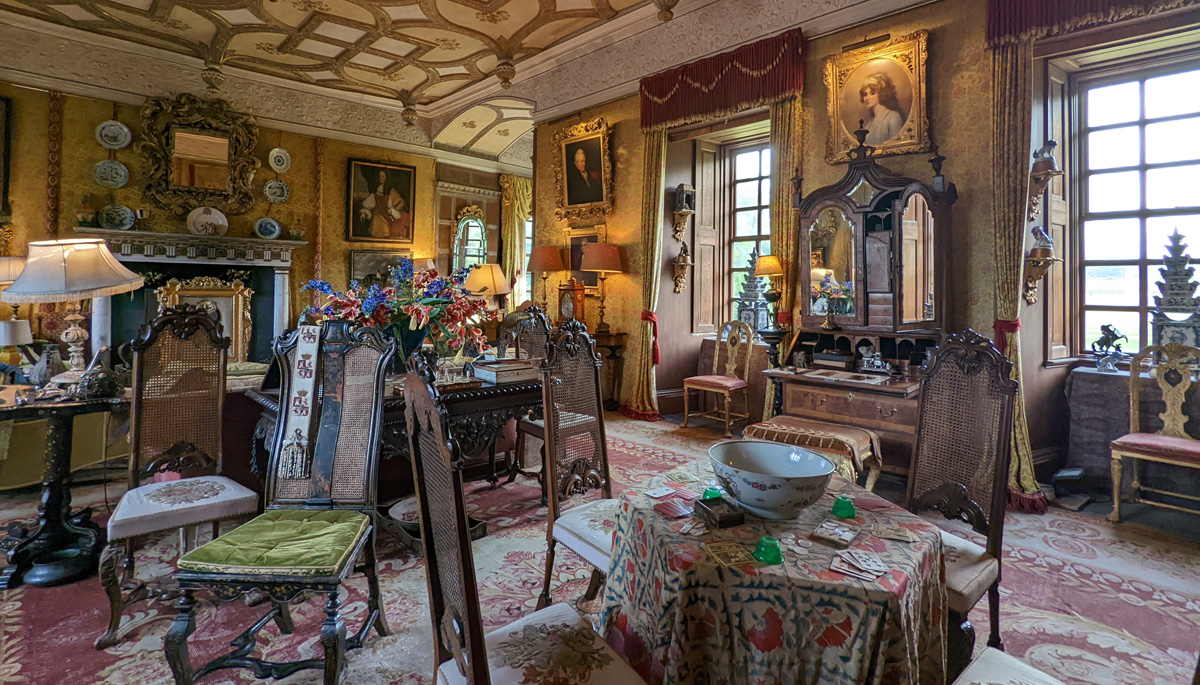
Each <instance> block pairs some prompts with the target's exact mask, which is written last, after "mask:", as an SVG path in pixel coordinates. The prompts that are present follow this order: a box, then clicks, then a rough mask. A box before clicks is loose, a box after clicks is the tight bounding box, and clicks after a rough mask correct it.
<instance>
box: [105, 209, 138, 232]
mask: <svg viewBox="0 0 1200 685" xmlns="http://www.w3.org/2000/svg"><path fill="white" fill-rule="evenodd" d="M97 218H98V219H99V220H100V228H107V229H111V230H116V231H128V230H129V229H131V228H133V221H134V219H136V218H137V217H136V216H135V215H134V213H133V210H132V209H130V208H128V207H126V206H125V205H105V206H104V207H103V208H102V209H101V210H100V212H99V213H98V214H97Z"/></svg>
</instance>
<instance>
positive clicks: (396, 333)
mask: <svg viewBox="0 0 1200 685" xmlns="http://www.w3.org/2000/svg"><path fill="white" fill-rule="evenodd" d="M388 330H390V331H391V332H392V337H394V338H395V339H396V340H397V341H398V342H399V343H400V345H399V346H400V349H399V350H398V352H399V354H398V355H397V359H396V361H395V366H394V367H393V368H395V369H396V370H397V371H400V372H403V371H409V370H411V365H410V364H409V363H408V358H409V357H411V356H412V353H413V352H416V351H417V350H418V349H420V347H421V344H422V343H424V342H425V336H427V335H429V329H428V328H418V329H416V330H412V329H410V328H408V327H407V326H406V327H404V328H399V327H396V326H392V327H391V328H390V329H388Z"/></svg>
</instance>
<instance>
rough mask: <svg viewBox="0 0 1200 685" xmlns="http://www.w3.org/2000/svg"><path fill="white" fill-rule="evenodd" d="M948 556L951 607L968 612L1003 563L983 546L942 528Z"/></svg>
mask: <svg viewBox="0 0 1200 685" xmlns="http://www.w3.org/2000/svg"><path fill="white" fill-rule="evenodd" d="M942 551H943V552H944V553H945V555H946V599H947V602H948V604H949V605H950V608H951V609H953V610H954V611H956V612H958V613H960V614H966V613H968V612H970V611H971V608H972V607H974V606H975V604H976V603H977V602H978V601H979V598H980V597H983V594H984V593H985V592H987V590H988V588H989V587H991V586H992V583H994V582H996V578H997V577H998V574H999V572H1000V562H999V561H997V560H996V558H995V557H993V556H992V555H990V554H988V553H987V550H985V549H984V548H982V547H980V546H979V545H977V544H975V543H974V542H971V541H970V540H964V539H963V538H960V537H958V536H957V535H954V534H952V533H947V532H946V531H944V530H943V531H942Z"/></svg>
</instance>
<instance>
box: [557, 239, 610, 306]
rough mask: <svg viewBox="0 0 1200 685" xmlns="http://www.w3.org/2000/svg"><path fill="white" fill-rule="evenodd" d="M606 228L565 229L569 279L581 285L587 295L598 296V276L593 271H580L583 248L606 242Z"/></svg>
mask: <svg viewBox="0 0 1200 685" xmlns="http://www.w3.org/2000/svg"><path fill="white" fill-rule="evenodd" d="M607 229H608V227H607V226H606V225H604V224H600V225H598V226H588V227H586V228H570V229H567V270H568V271H570V272H571V277H572V278H574V279H575V280H576V281H578V282H580V283H582V284H583V286H584V289H585V293H586V294H588V295H595V296H597V297H598V296H599V295H600V274H598V273H596V272H595V271H581V270H580V269H579V265H580V264H582V263H583V246H584V245H587V244H588V243H603V242H607V240H608V236H607V233H608V230H607Z"/></svg>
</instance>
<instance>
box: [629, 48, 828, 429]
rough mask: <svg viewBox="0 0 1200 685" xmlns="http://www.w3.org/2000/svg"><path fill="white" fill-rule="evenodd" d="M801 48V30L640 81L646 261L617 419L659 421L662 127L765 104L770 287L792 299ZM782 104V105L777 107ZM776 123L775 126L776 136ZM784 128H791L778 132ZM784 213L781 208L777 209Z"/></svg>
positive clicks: (643, 239)
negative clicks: (772, 260) (774, 272)
mask: <svg viewBox="0 0 1200 685" xmlns="http://www.w3.org/2000/svg"><path fill="white" fill-rule="evenodd" d="M803 49H804V38H803V35H802V33H801V31H800V29H792V30H790V31H785V32H784V33H781V34H779V35H777V36H772V37H770V38H764V39H763V40H760V41H757V42H755V43H751V44H749V45H743V46H742V47H739V48H736V49H734V50H730V51H729V52H724V53H722V54H719V55H714V56H712V57H707V58H705V59H701V60H697V61H695V62H690V63H688V64H684V65H682V66H679V67H675V68H674V69H668V70H667V71H664V72H660V73H658V74H654V75H652V76H647V77H646V78H644V79H642V80H641V84H640V92H641V123H642V130H643V131H644V135H645V159H644V176H643V178H642V187H643V188H645V189H647V190H646V191H645V192H643V196H642V241H641V248H642V249H641V255H642V257H643V259H645V260H646V261H645V262H644V263H643V270H642V274H643V278H642V308H643V309H642V325H641V337H640V339H639V344H638V347H637V355H636V356H633V357H631V358H630V361H631V362H632V364H633V369H632V370H633V374H634V375H633V390H632V393H631V395H630V398H629V401H628V402H626V403H624V404H623V405H622V406H621V413H623V414H625V415H626V416H629V417H632V418H639V419H645V420H650V421H657V420H659V419H661V418H662V415H661V414H659V412H658V399H657V389H656V386H655V373H654V367H655V365H656V364H658V361H659V360H658V318H657V316H656V314H655V309H656V308H657V307H658V291H659V282H660V281H661V279H662V276H663V274H662V254H663V238H662V233H663V216H662V213H663V197H664V195H665V192H664V188H663V173H664V170H665V161H666V159H665V158H666V143H667V136H666V129H667V128H668V127H671V126H680V125H683V124H688V123H692V122H697V121H704V120H707V119H714V118H716V117H720V116H728V115H732V114H736V113H738V112H741V111H744V110H747V109H752V108H754V107H761V106H763V105H771V108H772V109H771V125H772V129H771V148H772V154H773V155H774V160H773V161H772V175H773V178H775V179H776V182H775V183H774V184H773V185H774V192H773V194H772V198H771V218H772V230H771V245H772V251H773V252H774V253H775V254H777V255H779V256H780V261H781V262H782V263H783V264H784V270H785V275H784V276H783V277H782V280H780V281H777V283H776V286H777V287H780V288H781V290H783V291H784V293H785V297H791V296H792V292H793V290H794V287H793V286H794V284H793V283H792V281H793V279H794V274H795V266H794V263H793V262H794V260H795V254H794V253H795V251H796V247H795V246H796V237H795V236H794V235H792V233H794V231H790V230H789V228H790V227H791V226H792V219H791V209H790V204H788V203H790V202H791V197H790V195H789V192H790V187H791V184H790V183H786V182H783V181H781V180H780V179H790V178H791V175H792V169H794V168H795V167H797V166H799V165H798V164H797V163H796V161H795V160H797V159H799V150H798V148H796V147H794V145H795V141H794V140H793V131H794V130H798V129H799V124H798V118H799V104H798V102H797V100H796V96H797V95H798V94H799V93H800V90H801V87H802V86H803V84H804V54H803ZM784 102H786V103H787V104H786V105H783V104H781V103H784ZM776 118H778V119H779V120H780V127H779V129H778V130H777V129H776ZM785 122H791V123H787V124H786V125H785ZM781 203H783V204H781ZM785 206H786V207H788V209H786V210H781V209H780V208H781V207H785ZM777 222H778V223H777ZM776 246H778V247H776ZM789 274H791V275H789ZM782 304H783V303H781V305H782ZM781 311H784V310H783V309H782V307H781ZM786 311H790V307H789V308H788V309H787V310H786Z"/></svg>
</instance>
